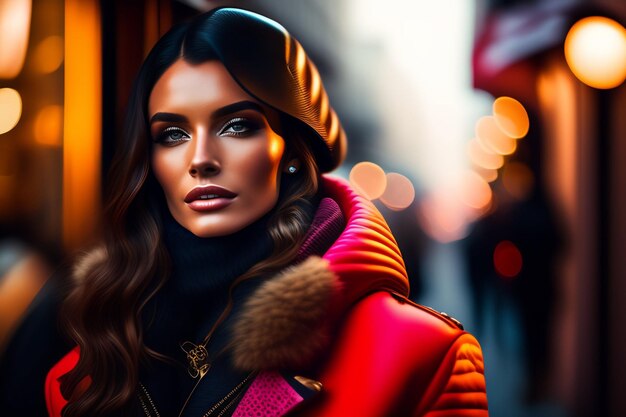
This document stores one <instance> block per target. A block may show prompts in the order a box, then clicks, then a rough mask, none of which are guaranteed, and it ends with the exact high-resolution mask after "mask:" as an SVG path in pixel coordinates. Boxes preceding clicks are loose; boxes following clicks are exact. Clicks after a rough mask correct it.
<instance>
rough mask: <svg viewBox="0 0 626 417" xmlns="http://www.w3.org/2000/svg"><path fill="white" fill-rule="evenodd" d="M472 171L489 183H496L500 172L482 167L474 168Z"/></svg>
mask: <svg viewBox="0 0 626 417" xmlns="http://www.w3.org/2000/svg"><path fill="white" fill-rule="evenodd" d="M472 170H473V171H474V172H476V173H477V174H478V175H480V176H481V177H482V179H484V180H485V181H487V182H494V181H495V180H497V179H498V170H497V169H488V168H483V167H480V166H477V165H475V166H473V167H472Z"/></svg>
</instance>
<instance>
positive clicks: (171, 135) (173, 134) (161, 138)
mask: <svg viewBox="0 0 626 417" xmlns="http://www.w3.org/2000/svg"><path fill="white" fill-rule="evenodd" d="M189 137H190V136H189V134H188V133H187V132H185V131H184V130H182V129H181V128H179V127H175V126H171V127H168V128H166V129H164V130H163V131H162V132H161V133H159V134H158V136H157V138H156V140H155V142H158V143H161V144H164V145H173V144H177V143H179V142H183V141H185V140H187V139H189Z"/></svg>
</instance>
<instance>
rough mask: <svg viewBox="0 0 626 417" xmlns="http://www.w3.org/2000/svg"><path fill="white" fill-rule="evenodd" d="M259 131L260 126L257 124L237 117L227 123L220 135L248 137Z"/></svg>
mask: <svg viewBox="0 0 626 417" xmlns="http://www.w3.org/2000/svg"><path fill="white" fill-rule="evenodd" d="M259 129H260V126H259V125H258V124H257V123H256V122H253V121H252V120H248V119H245V118H243V117H236V118H234V119H231V120H229V121H228V122H226V124H225V125H224V127H223V128H222V130H220V132H219V135H220V136H223V135H225V136H248V135H251V134H252V133H253V132H255V131H257V130H259Z"/></svg>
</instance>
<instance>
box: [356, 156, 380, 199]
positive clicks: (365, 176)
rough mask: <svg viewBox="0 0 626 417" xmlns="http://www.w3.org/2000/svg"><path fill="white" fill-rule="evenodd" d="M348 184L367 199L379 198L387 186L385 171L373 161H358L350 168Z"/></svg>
mask: <svg viewBox="0 0 626 417" xmlns="http://www.w3.org/2000/svg"><path fill="white" fill-rule="evenodd" d="M350 184H351V185H352V187H353V188H354V189H355V190H356V191H357V192H358V193H359V194H361V195H362V196H363V197H365V198H367V199H369V200H375V199H377V198H379V197H380V196H381V195H382V194H383V192H384V191H385V188H386V187H387V176H386V175H385V171H384V170H383V169H382V168H381V167H379V166H378V165H376V164H375V163H373V162H359V163H358V164H356V165H355V166H354V167H352V170H350Z"/></svg>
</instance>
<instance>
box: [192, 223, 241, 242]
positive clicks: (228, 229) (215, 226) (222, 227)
mask: <svg viewBox="0 0 626 417" xmlns="http://www.w3.org/2000/svg"><path fill="white" fill-rule="evenodd" d="M246 226H247V224H244V223H242V224H239V223H233V222H232V221H229V220H228V219H222V220H218V219H216V221H211V222H210V223H209V224H206V223H202V222H199V223H196V224H191V225H189V227H186V226H185V228H186V229H187V230H189V231H190V232H191V233H193V234H194V235H196V236H198V237H203V238H206V237H220V236H228V235H232V234H233V233H237V232H238V231H240V230H241V229H243V228H244V227H246Z"/></svg>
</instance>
